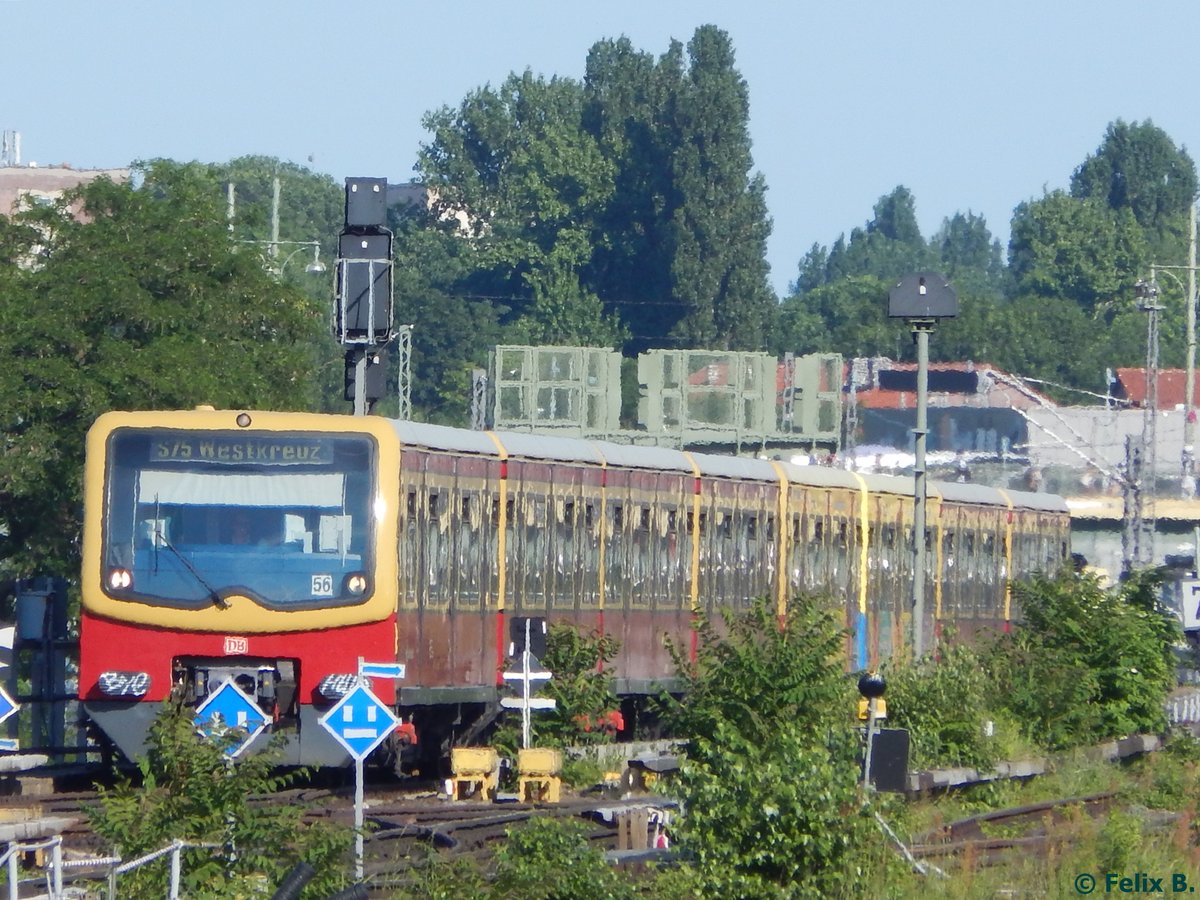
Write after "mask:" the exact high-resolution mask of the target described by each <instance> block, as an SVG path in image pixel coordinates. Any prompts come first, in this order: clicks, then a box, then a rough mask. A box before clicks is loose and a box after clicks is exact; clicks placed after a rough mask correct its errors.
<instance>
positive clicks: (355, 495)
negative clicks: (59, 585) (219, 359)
mask: <svg viewBox="0 0 1200 900" xmlns="http://www.w3.org/2000/svg"><path fill="white" fill-rule="evenodd" d="M397 473H398V456H397V453H396V441H395V438H394V435H393V434H392V433H391V431H390V428H389V427H388V426H387V425H386V423H385V422H384V421H383V420H364V419H353V418H350V417H341V416H318V415H306V414H288V413H263V412H246V411H241V412H236V411H216V410H195V411H188V412H144V413H110V414H107V415H105V416H103V417H101V418H100V419H99V420H98V421H97V422H96V424H95V425H94V426H93V428H92V430H91V431H90V432H89V436H88V457H87V469H86V473H85V515H84V541H83V568H82V573H81V584H82V598H83V609H82V615H81V630H82V633H81V649H80V686H79V692H80V699H81V701H82V703H83V706H84V709H85V711H86V713H87V714H88V716H89V717H90V718H91V719H92V721H93V722H95V723H96V724H97V725H98V726H99V728H100V729H101V731H102V732H103V733H104V734H105V735H106V736H107V737H108V738H109V739H110V740H111V741H112V742H113V743H114V744H115V745H116V746H117V747H118V748H119V749H120V750H121V751H122V752H123V753H124V754H125V755H126V756H127V757H129V758H131V759H132V758H136V757H137V756H139V755H140V754H141V753H142V752H143V751H144V749H145V740H146V735H147V733H148V729H149V726H150V724H151V723H152V721H153V719H154V717H155V716H156V715H157V714H158V711H159V709H160V707H161V703H162V701H163V700H164V699H166V698H167V697H168V696H175V697H182V698H184V699H185V700H187V701H188V702H192V703H196V704H198V703H200V702H202V701H203V700H204V699H205V698H206V697H207V695H208V694H210V693H211V692H212V691H214V690H216V689H217V688H218V687H219V686H220V685H221V684H222V683H223V682H224V681H225V680H226V679H230V680H233V681H234V682H235V683H236V684H238V686H239V687H241V688H242V690H243V691H244V692H245V693H248V694H250V695H251V696H253V697H255V698H256V700H257V701H258V703H259V705H260V706H261V707H263V708H264V712H267V713H268V715H270V716H271V717H272V719H273V722H272V726H271V730H272V731H275V732H281V733H283V734H284V735H286V739H287V740H286V746H285V749H284V761H285V762H287V763H295V764H331V765H340V764H342V763H344V762H345V761H346V760H347V755H346V753H345V751H344V749H343V748H341V746H340V745H339V744H337V742H336V741H335V740H334V739H333V738H332V737H331V736H330V735H329V734H328V732H326V731H325V729H324V728H322V727H321V726H320V724H319V722H318V718H319V716H320V715H321V714H323V712H324V711H325V710H327V709H328V708H329V707H330V706H331V705H332V703H333V702H335V701H336V699H337V698H338V697H339V696H340V695H341V693H342V692H344V691H345V690H347V689H348V687H349V685H350V684H352V679H353V677H354V674H355V672H356V670H357V660H358V657H359V656H365V657H366V658H367V659H369V660H372V661H378V660H384V661H386V660H391V659H395V613H394V610H395V584H396V565H395V554H394V552H392V550H391V549H390V548H392V547H395V545H396V539H397V538H396V529H395V521H396V516H395V508H394V502H395V501H394V498H395V497H396V496H397V495H398V488H397ZM389 498H391V499H389ZM268 512H269V513H271V514H272V515H273V516H276V517H277V520H278V521H280V523H281V530H282V525H283V524H284V523H290V524H291V525H292V526H293V527H294V529H295V531H296V535H295V538H296V542H295V544H294V545H292V546H288V544H289V543H290V542H289V541H288V537H290V535H288V534H281V535H280V542H279V543H278V544H271V545H269V546H258V545H252V546H245V545H242V544H240V543H239V542H237V541H236V539H235V538H233V537H231V536H230V535H231V534H232V532H233V527H234V524H235V523H234V519H235V518H237V517H245V516H247V515H258V516H259V517H260V518H263V519H265V518H267V515H266V514H267V513H268ZM380 548H387V549H384V550H382V551H381V550H380ZM376 687H377V692H378V693H379V694H380V697H381V699H384V700H385V701H386V702H391V700H392V699H393V697H392V687H391V684H390V683H387V684H377V686H376ZM259 740H260V741H261V740H262V739H261V738H260V739H259Z"/></svg>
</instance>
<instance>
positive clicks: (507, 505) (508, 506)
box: [504, 497, 517, 528]
mask: <svg viewBox="0 0 1200 900" xmlns="http://www.w3.org/2000/svg"><path fill="white" fill-rule="evenodd" d="M516 508H517V504H516V501H515V500H513V499H512V498H511V497H509V498H508V499H507V500H505V501H504V515H505V518H506V519H507V520H508V527H509V528H512V527H513V523H514V519H515V517H514V516H513V513H514V512H515V511H516Z"/></svg>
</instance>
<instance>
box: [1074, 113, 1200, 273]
mask: <svg viewBox="0 0 1200 900" xmlns="http://www.w3.org/2000/svg"><path fill="white" fill-rule="evenodd" d="M1196 192H1197V179H1196V166H1195V163H1193V162H1192V159H1191V157H1190V156H1188V153H1187V151H1186V150H1184V149H1182V148H1176V146H1175V143H1174V142H1173V141H1172V140H1171V139H1170V137H1168V136H1167V133H1166V132H1165V131H1163V130H1162V129H1161V128H1158V127H1157V126H1155V125H1154V124H1153V123H1152V122H1151V121H1150V120H1149V119H1147V120H1146V121H1145V122H1133V123H1127V122H1124V121H1122V120H1121V119H1117V120H1116V121H1115V122H1113V123H1111V124H1110V125H1109V126H1108V128H1107V129H1106V130H1105V132H1104V139H1103V140H1102V141H1101V142H1100V146H1099V147H1098V148H1097V149H1096V152H1095V153H1094V154H1092V155H1090V156H1088V158H1087V159H1086V160H1084V161H1083V163H1082V164H1081V165H1080V166H1079V168H1077V169H1076V170H1075V172H1074V174H1073V175H1072V176H1071V196H1072V197H1077V198H1080V199H1088V198H1091V199H1095V200H1099V201H1100V202H1101V203H1104V204H1106V205H1107V206H1108V208H1109V209H1111V210H1113V211H1114V212H1117V211H1120V210H1128V211H1129V212H1130V213H1132V214H1133V218H1134V219H1135V220H1136V221H1137V223H1138V225H1139V226H1140V227H1141V229H1142V232H1143V234H1144V237H1145V239H1146V243H1147V244H1148V245H1149V247H1150V248H1151V252H1152V254H1153V257H1154V258H1155V259H1156V260H1157V261H1159V262H1163V263H1180V262H1182V261H1183V260H1185V259H1186V251H1187V222H1188V210H1189V209H1190V208H1191V206H1192V204H1193V203H1194V202H1195V201H1196Z"/></svg>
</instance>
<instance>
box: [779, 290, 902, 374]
mask: <svg viewBox="0 0 1200 900" xmlns="http://www.w3.org/2000/svg"><path fill="white" fill-rule="evenodd" d="M891 286H892V285H891V283H890V282H888V281H884V280H882V279H880V278H877V277H875V276H873V275H857V276H850V277H846V278H843V279H840V280H837V281H834V282H832V283H830V284H827V285H824V286H823V287H819V288H816V289H814V290H812V291H809V292H808V293H805V294H794V295H793V296H791V297H788V298H787V299H786V300H784V301H783V303H782V304H781V305H780V310H779V320H780V323H781V327H780V329H779V331H778V335H777V338H776V341H777V345H776V346H777V349H778V350H779V352H784V351H788V350H791V351H793V352H795V353H808V352H814V351H818V350H819V351H822V352H828V353H841V354H842V355H843V356H846V357H855V356H883V355H891V356H893V357H899V356H900V354H901V353H902V352H903V351H904V349H905V347H906V346H907V344H908V343H909V341H908V338H907V336H906V335H905V333H904V330H903V323H902V322H899V321H897V320H894V319H889V318H888V314H887V295H888V290H889V289H890V288H891ZM816 323H820V328H819V330H818V329H816V328H814V326H815V325H816ZM789 329H791V330H789Z"/></svg>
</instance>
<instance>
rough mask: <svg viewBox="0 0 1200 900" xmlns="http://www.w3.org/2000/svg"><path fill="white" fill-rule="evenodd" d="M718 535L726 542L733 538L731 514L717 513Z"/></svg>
mask: <svg viewBox="0 0 1200 900" xmlns="http://www.w3.org/2000/svg"><path fill="white" fill-rule="evenodd" d="M717 535H718V536H719V537H720V538H721V539H722V540H726V541H727V540H729V539H730V538H731V537H733V517H732V516H731V515H730V514H729V513H721V512H719V513H717Z"/></svg>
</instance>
